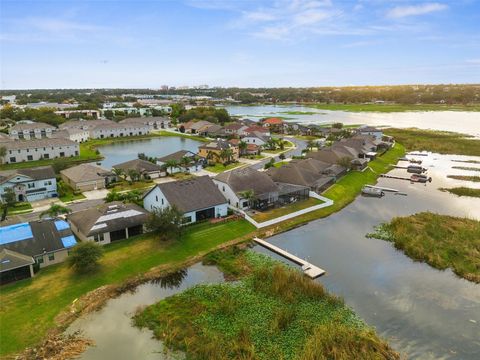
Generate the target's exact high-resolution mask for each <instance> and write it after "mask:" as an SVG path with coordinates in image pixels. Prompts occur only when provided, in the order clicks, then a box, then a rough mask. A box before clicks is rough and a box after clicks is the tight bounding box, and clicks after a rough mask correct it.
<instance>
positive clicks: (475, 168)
mask: <svg viewBox="0 0 480 360" xmlns="http://www.w3.org/2000/svg"><path fill="white" fill-rule="evenodd" d="M452 169H457V170H465V171H480V168H478V167H471V166H452Z"/></svg>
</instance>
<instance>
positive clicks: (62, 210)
mask: <svg viewBox="0 0 480 360" xmlns="http://www.w3.org/2000/svg"><path fill="white" fill-rule="evenodd" d="M71 212H72V209H70V208H68V207H65V206H62V205H59V204H52V205H50V208H49V209H48V210H45V211H42V212H41V213H40V218H43V217H44V216H47V217H50V218H56V217H57V216H58V215H61V214H70V213H71Z"/></svg>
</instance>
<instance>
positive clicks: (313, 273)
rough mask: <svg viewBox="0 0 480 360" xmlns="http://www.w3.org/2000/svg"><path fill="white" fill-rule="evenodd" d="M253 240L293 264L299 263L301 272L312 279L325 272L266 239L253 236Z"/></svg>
mask: <svg viewBox="0 0 480 360" xmlns="http://www.w3.org/2000/svg"><path fill="white" fill-rule="evenodd" d="M253 241H255V242H256V243H257V244H259V245H261V246H263V247H264V248H266V249H268V250H270V251H273V252H274V253H276V254H278V255H280V256H283V257H284V258H285V259H288V260H290V261H292V262H294V263H295V264H298V265H301V266H302V271H303V273H304V274H305V275H307V276H308V277H310V278H312V279H315V278H317V277H319V276H322V275H323V274H325V270H323V269H320V268H319V267H318V266H315V265H312V264H310V263H309V262H307V261H305V260H303V259H300V258H299V257H298V256H295V255H293V254H290V253H289V252H287V251H285V250H283V249H280V248H279V247H277V246H275V245H272V244H270V243H269V242H267V241H264V240H262V239H259V238H257V237H255V238H253Z"/></svg>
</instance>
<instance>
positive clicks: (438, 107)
mask: <svg viewBox="0 0 480 360" xmlns="http://www.w3.org/2000/svg"><path fill="white" fill-rule="evenodd" d="M308 106H309V107H313V108H316V109H323V110H337V111H348V112H385V113H390V112H407V111H480V105H461V104H454V105H447V104H309V105H308Z"/></svg>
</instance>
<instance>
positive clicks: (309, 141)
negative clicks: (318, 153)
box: [307, 140, 317, 151]
mask: <svg viewBox="0 0 480 360" xmlns="http://www.w3.org/2000/svg"><path fill="white" fill-rule="evenodd" d="M316 146H317V143H316V142H315V141H313V140H308V142H307V148H308V149H309V150H310V151H312V150H313V148H314V147H316Z"/></svg>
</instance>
